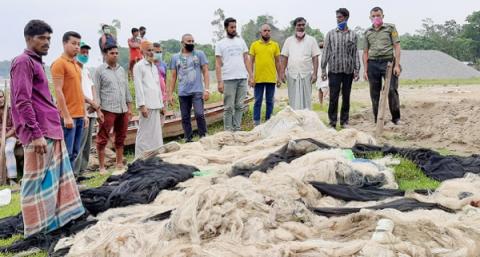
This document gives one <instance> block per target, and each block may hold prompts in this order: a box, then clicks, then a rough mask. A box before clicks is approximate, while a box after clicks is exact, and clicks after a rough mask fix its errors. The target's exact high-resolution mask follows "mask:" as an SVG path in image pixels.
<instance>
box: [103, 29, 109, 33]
mask: <svg viewBox="0 0 480 257" xmlns="http://www.w3.org/2000/svg"><path fill="white" fill-rule="evenodd" d="M103 32H104V33H105V34H110V32H111V31H110V29H108V28H107V29H104V30H103Z"/></svg>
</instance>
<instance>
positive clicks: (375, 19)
mask: <svg viewBox="0 0 480 257" xmlns="http://www.w3.org/2000/svg"><path fill="white" fill-rule="evenodd" d="M383 17H384V16H383V10H382V8H380V7H375V8H373V9H372V10H371V11H370V19H371V21H372V27H370V28H368V29H367V30H366V31H365V42H364V46H365V48H364V50H363V65H364V67H365V74H364V78H365V80H367V81H368V82H369V84H370V98H371V99H372V107H373V115H374V116H375V122H377V114H378V103H379V100H380V91H381V90H382V80H383V78H385V75H386V71H387V64H388V62H393V64H394V68H393V76H392V79H391V82H390V91H389V92H388V105H389V107H390V113H391V114H392V122H393V123H394V124H395V125H398V124H399V122H400V99H399V96H398V77H399V76H400V73H401V67H400V39H399V37H398V32H397V29H396V28H395V25H393V24H389V23H383Z"/></svg>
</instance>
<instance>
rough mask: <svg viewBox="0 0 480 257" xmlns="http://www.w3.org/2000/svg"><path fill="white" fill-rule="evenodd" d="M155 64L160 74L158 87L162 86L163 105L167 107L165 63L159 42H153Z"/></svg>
mask: <svg viewBox="0 0 480 257" xmlns="http://www.w3.org/2000/svg"><path fill="white" fill-rule="evenodd" d="M153 51H154V52H155V53H154V59H155V65H156V66H157V69H158V74H159V75H160V87H161V88H162V97H163V105H164V107H165V108H167V106H166V105H167V64H166V63H165V62H164V61H163V51H162V46H161V45H160V43H158V42H155V43H153Z"/></svg>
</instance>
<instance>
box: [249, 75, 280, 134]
mask: <svg viewBox="0 0 480 257" xmlns="http://www.w3.org/2000/svg"><path fill="white" fill-rule="evenodd" d="M264 91H265V103H266V105H267V110H266V112H265V120H268V119H270V116H271V115H272V112H273V103H274V101H273V96H274V94H275V83H257V84H255V88H254V96H255V104H254V105H253V121H254V122H255V125H259V124H260V120H261V117H260V116H261V113H262V112H261V111H262V100H263V92H264Z"/></svg>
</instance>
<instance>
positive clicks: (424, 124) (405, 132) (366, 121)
mask: <svg viewBox="0 0 480 257" xmlns="http://www.w3.org/2000/svg"><path fill="white" fill-rule="evenodd" d="M286 96H287V92H286V89H280V90H278V91H277V94H276V98H277V100H279V101H281V100H283V101H285V99H286ZM314 99H315V100H314V101H315V102H317V101H318V99H317V94H316V92H315V93H314ZM351 101H352V102H354V103H355V104H356V106H360V108H358V107H357V108H355V110H353V111H351V113H350V125H351V127H353V128H356V129H359V130H361V131H365V132H368V133H370V134H372V135H373V134H374V131H375V124H374V123H373V114H372V109H371V103H370V95H369V90H368V88H361V89H354V90H353V91H352V95H351ZM400 102H401V115H402V119H401V125H399V126H395V125H393V124H392V123H391V122H388V123H386V125H385V131H384V134H383V135H382V137H381V138H378V141H379V143H386V144H390V145H395V146H403V147H427V148H432V149H436V150H441V151H444V152H447V153H452V154H472V153H480V127H479V125H480V85H468V86H429V87H405V88H401V89H400ZM327 104H328V103H327ZM385 119H386V120H390V113H389V111H387V116H386V118H385Z"/></svg>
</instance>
